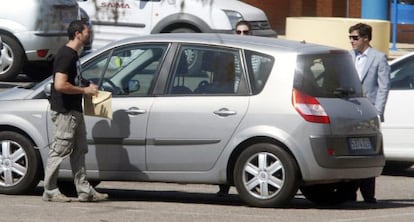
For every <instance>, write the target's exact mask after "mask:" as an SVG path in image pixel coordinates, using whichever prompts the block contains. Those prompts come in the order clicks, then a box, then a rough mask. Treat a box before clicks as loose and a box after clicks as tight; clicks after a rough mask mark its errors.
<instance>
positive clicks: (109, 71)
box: [82, 45, 167, 97]
mask: <svg viewBox="0 0 414 222" xmlns="http://www.w3.org/2000/svg"><path fill="white" fill-rule="evenodd" d="M166 49H167V45H139V46H137V45H135V46H128V47H124V48H118V49H115V50H114V52H113V53H112V54H109V53H108V54H107V55H105V56H101V57H100V58H98V59H95V60H94V61H92V62H89V63H88V64H87V65H86V66H84V68H83V71H82V76H83V78H85V79H87V80H90V81H93V82H95V83H96V84H98V85H99V86H100V88H101V89H103V90H105V91H110V92H112V96H115V97H117V96H147V95H149V93H150V90H151V88H152V85H153V83H154V79H155V77H156V76H157V74H158V72H159V68H160V64H161V61H162V59H163V58H164V54H165V52H166Z"/></svg>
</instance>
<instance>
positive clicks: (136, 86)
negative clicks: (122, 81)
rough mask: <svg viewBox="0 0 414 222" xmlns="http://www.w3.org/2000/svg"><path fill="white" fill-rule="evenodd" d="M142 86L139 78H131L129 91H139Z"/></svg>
mask: <svg viewBox="0 0 414 222" xmlns="http://www.w3.org/2000/svg"><path fill="white" fill-rule="evenodd" d="M140 88H141V84H140V83H139V81H138V80H129V82H128V91H129V92H130V93H131V92H136V91H139V89H140Z"/></svg>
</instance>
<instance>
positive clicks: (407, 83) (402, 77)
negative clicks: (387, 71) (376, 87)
mask: <svg viewBox="0 0 414 222" xmlns="http://www.w3.org/2000/svg"><path fill="white" fill-rule="evenodd" d="M413 88H414V57H411V58H410V59H405V60H404V61H400V62H398V63H395V64H393V65H392V66H391V89H413Z"/></svg>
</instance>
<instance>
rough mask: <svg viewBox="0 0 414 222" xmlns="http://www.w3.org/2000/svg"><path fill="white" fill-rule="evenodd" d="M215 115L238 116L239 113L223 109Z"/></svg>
mask: <svg viewBox="0 0 414 222" xmlns="http://www.w3.org/2000/svg"><path fill="white" fill-rule="evenodd" d="M214 114H216V115H218V116H232V115H236V114H237V112H236V111H232V110H229V109H227V108H221V109H219V110H217V111H214Z"/></svg>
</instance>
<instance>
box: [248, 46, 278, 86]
mask: <svg viewBox="0 0 414 222" xmlns="http://www.w3.org/2000/svg"><path fill="white" fill-rule="evenodd" d="M245 55H246V65H247V70H249V78H250V85H251V88H252V92H253V94H258V93H260V92H261V91H262V89H263V87H264V85H265V83H266V81H267V78H268V77H269V75H270V72H271V71H272V67H273V64H274V58H273V57H271V56H269V55H265V54H261V53H258V52H254V51H248V50H246V51H245Z"/></svg>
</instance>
